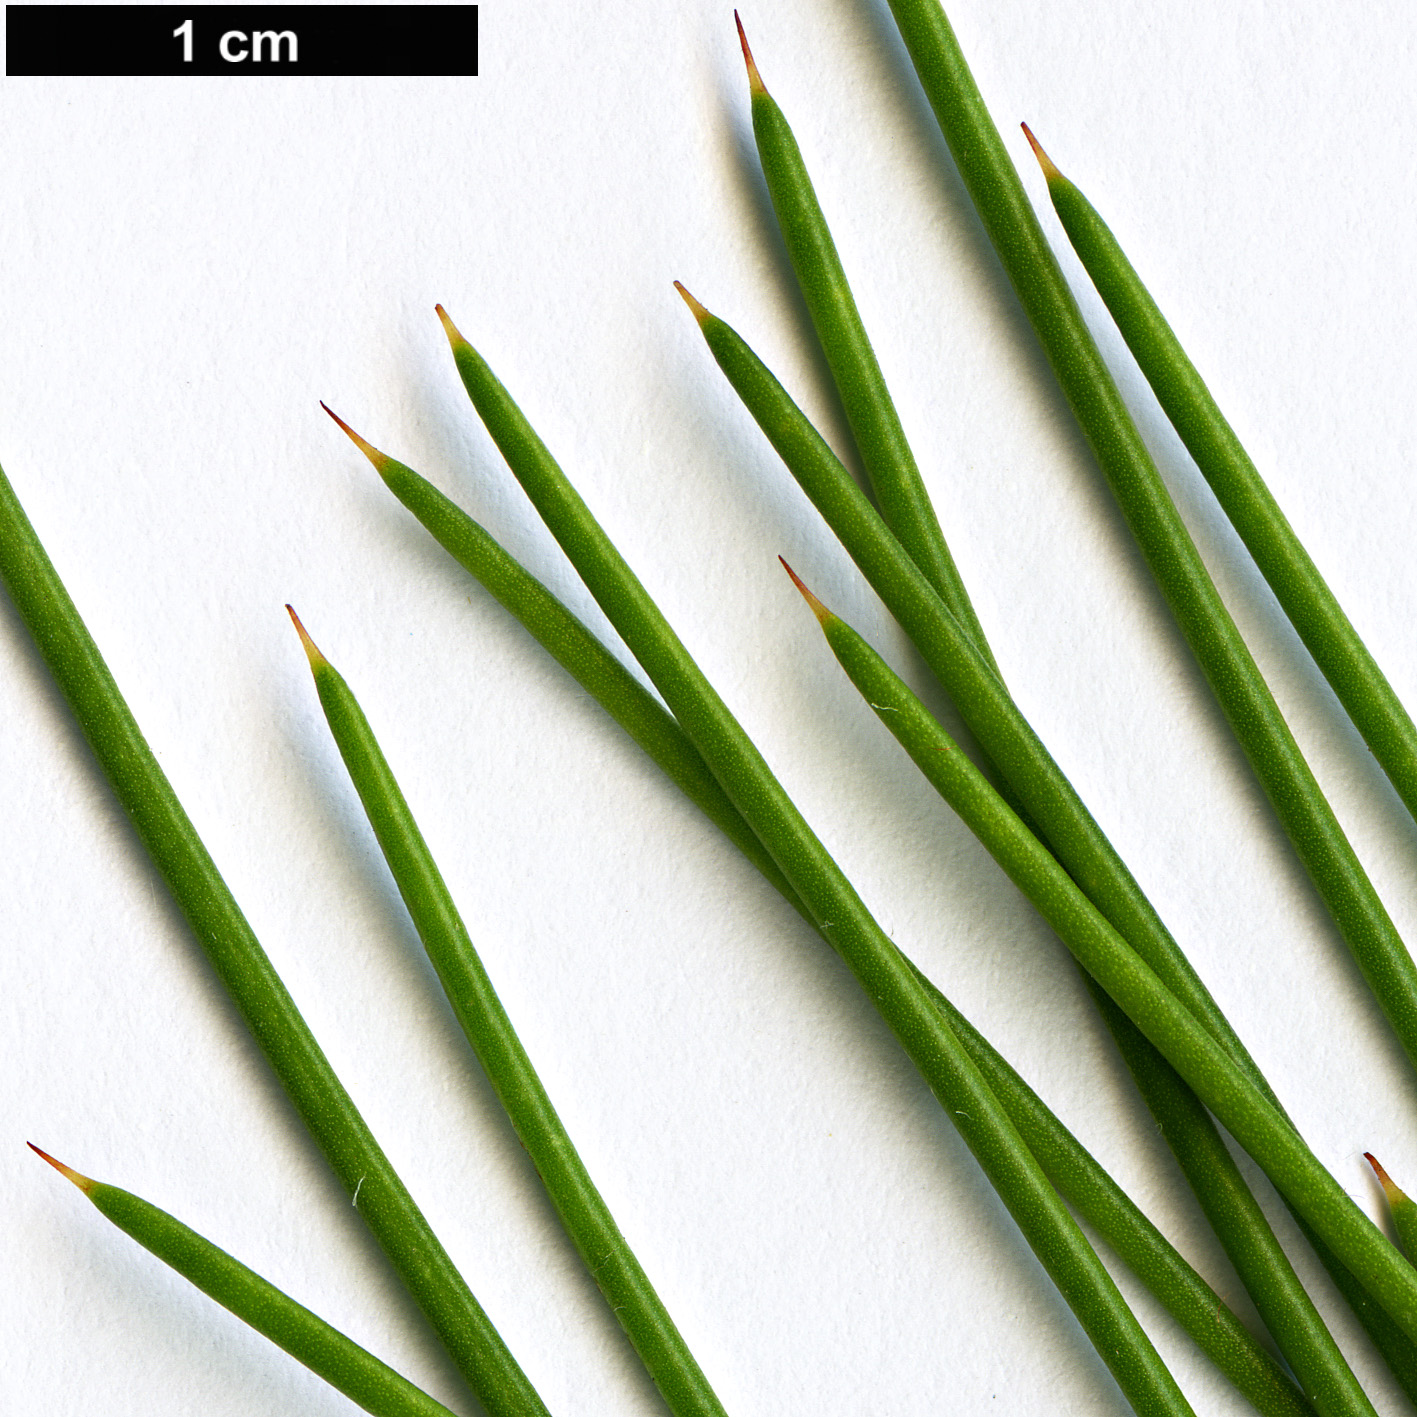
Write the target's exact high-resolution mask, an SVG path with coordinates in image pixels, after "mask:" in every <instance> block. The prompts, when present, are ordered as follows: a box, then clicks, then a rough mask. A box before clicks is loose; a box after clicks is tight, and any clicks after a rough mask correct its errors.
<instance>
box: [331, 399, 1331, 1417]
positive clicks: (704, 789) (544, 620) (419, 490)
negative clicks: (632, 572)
mask: <svg viewBox="0 0 1417 1417" xmlns="http://www.w3.org/2000/svg"><path fill="white" fill-rule="evenodd" d="M327 412H328V410H327ZM332 416H333V415H332ZM337 421H338V420H337ZM341 427H343V428H344V429H345V431H346V432H347V433H349V434H350V436H351V438H353V439H354V441H355V443H356V445H357V446H358V447H359V448H360V449H361V450H362V451H363V452H364V453H365V454H366V456H368V457H369V460H370V461H371V462H372V463H373V465H374V466H375V468H376V469H377V470H378V471H379V474H380V476H381V477H382V478H383V479H384V481H385V483H386V484H387V485H388V487H389V488H390V490H391V491H392V492H393V493H394V494H395V495H396V496H397V497H398V498H399V500H400V501H401V502H402V503H403V504H404V506H406V507H407V508H408V509H409V511H411V512H412V513H413V514H414V515H415V516H416V517H417V518H418V519H419V521H420V522H422V524H423V525H424V526H425V527H426V528H427V529H428V531H429V532H431V533H432V535H433V536H434V537H435V538H436V539H437V540H438V541H439V542H440V543H441V544H442V545H443V546H444V548H445V549H447V550H448V552H449V553H450V554H451V555H452V556H453V557H454V559H456V560H457V561H458V562H459V563H460V564H461V565H463V566H464V567H465V568H466V569H467V570H468V571H469V572H470V573H471V574H472V575H473V576H474V577H476V578H477V579H478V580H479V581H480V582H481V583H482V584H483V586H484V587H486V588H487V589H488V590H489V591H491V592H492V594H493V595H494V596H496V598H497V599H498V600H499V601H500V602H501V604H502V605H504V606H505V607H506V608H507V609H508V610H510V611H511V612H512V613H513V614H514V615H515V616H516V617H517V618H518V619H519V620H520V621H521V623H522V624H523V625H524V626H525V627H526V628H527V630H528V631H530V632H531V634H533V635H534V636H535V637H536V639H537V640H538V641H539V642H540V643H541V644H542V645H543V646H545V648H546V649H547V650H548V651H549V652H550V653H551V654H552V655H553V656H555V658H556V659H557V660H558V661H559V662H560V663H561V664H562V666H563V667H564V668H565V669H566V670H567V671H568V672H569V673H571V674H572V675H573V676H574V677H575V678H576V680H577V681H578V682H579V683H580V684H581V685H582V686H583V687H584V688H585V689H586V690H587V691H588V692H589V693H590V694H591V695H592V696H593V697H594V698H595V699H596V700H597V702H599V703H600V704H601V706H602V707H603V708H604V709H605V710H606V712H607V713H609V714H610V715H611V716H612V717H613V718H614V719H615V721H616V722H617V723H619V724H620V726H621V727H622V728H623V729H624V730H625V731H626V732H627V733H628V734H629V735H630V737H631V738H633V739H634V741H635V742H636V743H638V744H639V745H640V747H641V748H642V749H643V750H644V751H645V752H646V753H647V754H648V755H649V757H650V758H651V759H652V760H653V761H654V762H655V763H656V764H657V765H658V766H659V767H660V768H661V769H662V770H663V771H664V773H665V774H666V775H667V776H668V777H669V778H670V780H671V781H672V782H674V783H675V784H676V785H677V786H678V787H680V788H681V790H683V791H684V793H685V794H686V795H687V796H688V797H689V798H690V800H691V801H693V802H694V803H695V804H696V805H697V806H698V807H699V808H700V809H701V810H702V811H703V812H704V813H705V814H706V815H707V816H708V817H709V819H710V820H711V821H712V822H714V823H715V825H717V826H718V827H720V828H721V829H722V830H723V831H724V832H725V833H726V834H727V835H728V837H729V839H730V840H732V841H733V842H734V843H735V844H736V845H737V846H738V847H739V848H740V850H742V851H743V852H744V854H745V855H746V856H747V857H748V859H749V860H750V861H751V862H752V864H753V865H755V866H756V867H757V868H758V869H759V870H760V871H761V872H762V873H763V875H764V876H765V877H766V878H767V880H768V881H769V882H770V883H771V884H772V885H773V886H774V887H775V888H776V889H777V890H779V891H780V892H781V893H782V895H783V897H784V899H786V900H787V902H788V903H789V904H790V905H791V906H792V907H793V909H795V910H796V911H798V913H799V914H801V915H802V917H803V918H804V919H805V920H807V922H808V923H809V924H812V925H813V927H814V928H815V923H814V922H813V921H812V917H811V915H810V913H809V912H808V910H807V908H806V906H804V905H803V904H802V902H801V900H800V899H799V898H798V896H797V893H796V892H795V891H794V890H793V889H792V887H791V886H790V885H789V884H788V883H787V880H786V878H785V877H784V876H783V875H782V872H781V871H780V870H778V868H777V864H776V863H775V862H774V861H773V860H772V858H771V857H770V856H769V855H768V854H767V852H766V851H765V850H764V849H763V846H762V843H761V842H759V841H758V839H757V837H756V836H755V835H754V834H753V833H752V831H751V830H750V829H749V827H748V825H747V823H746V822H745V821H744V820H743V818H742V815H741V814H740V813H739V812H738V809H737V808H736V807H734V806H733V804H732V803H731V802H730V801H729V800H728V798H727V796H726V795H725V794H724V792H723V790H722V788H720V787H719V786H718V782H717V780H716V779H715V778H713V776H712V775H711V774H710V773H709V772H708V769H707V768H706V767H705V766H704V763H703V759H702V758H701V757H700V756H699V754H698V752H697V750H696V749H695V748H694V746H693V745H692V744H691V743H690V742H689V740H688V739H687V738H686V737H685V736H684V733H683V731H682V730H681V729H680V727H679V725H678V724H677V723H676V722H675V721H674V719H673V717H672V716H671V715H670V714H669V713H668V712H667V711H666V710H665V709H664V707H663V706H662V705H661V704H660V703H659V701H658V700H657V699H655V698H654V697H653V696H652V695H651V694H649V693H648V691H646V690H645V689H644V687H643V686H642V685H641V684H640V683H639V681H638V680H637V679H635V678H634V676H633V675H630V674H628V673H627V672H626V671H625V669H624V666H623V665H621V664H620V662H619V661H618V660H617V659H616V658H615V657H614V655H612V654H611V653H610V651H609V650H608V649H607V648H606V647H605V646H604V645H603V644H601V642H600V641H599V640H598V639H596V637H595V636H594V635H593V634H591V632H590V631H589V630H587V629H586V627H585V626H584V625H583V624H581V622H580V621H579V620H577V619H576V618H575V617H574V616H573V615H572V614H571V612H570V611H569V610H567V609H566V608H565V607H564V606H563V605H562V604H561V603H560V601H558V600H557V599H556V598H555V597H554V596H553V595H552V594H551V593H550V591H548V590H547V589H546V588H545V587H544V586H542V585H541V583H540V582H539V581H537V580H536V579H535V578H534V577H533V576H532V575H531V574H530V572H528V571H526V570H525V569H524V568H522V567H521V566H520V565H519V564H518V563H517V562H516V561H515V560H514V559H513V558H512V557H511V556H510V555H508V553H507V552H505V551H504V550H503V549H502V548H501V547H500V546H498V545H497V543H496V542H495V541H494V540H493V539H492V538H491V536H490V535H489V534H488V532H487V531H486V530H484V529H483V528H482V527H481V526H479V525H478V524H477V523H476V522H475V521H473V519H472V518H471V517H469V516H468V515H467V513H466V512H464V511H462V510H461V509H460V508H459V507H457V506H455V505H454V504H453V503H452V502H450V501H449V500H448V499H447V498H446V497H445V496H443V494H442V493H441V492H439V491H438V490H437V489H436V488H434V487H433V486H432V484H431V483H429V482H428V481H426V479H424V478H423V477H421V476H420V475H419V474H418V473H416V472H414V471H413V469H412V468H409V467H407V466H406V465H405V464H403V463H400V462H397V461H396V460H395V459H393V458H391V457H389V456H388V455H387V454H385V453H381V452H379V451H378V450H377V449H374V448H372V447H371V445H370V444H368V443H367V442H366V441H365V440H364V439H363V438H360V437H358V435H357V434H355V433H353V431H352V430H351V429H350V428H349V427H348V425H346V424H343V423H341ZM907 962H908V961H907ZM911 967H912V968H913V969H915V968H916V967H915V966H914V965H913V964H912V966H911ZM916 974H917V977H918V978H919V979H920V981H921V983H922V984H923V985H924V987H925V989H926V991H927V992H928V993H929V994H930V997H931V999H932V1000H933V1001H934V1003H935V1005H936V1007H937V1008H939V1009H940V1010H941V1012H942V1013H943V1014H944V1015H945V1018H946V1020H947V1022H948V1023H949V1025H950V1027H951V1028H952V1029H953V1030H954V1032H955V1034H956V1035H957V1036H958V1037H959V1039H960V1042H961V1043H962V1044H963V1045H964V1047H965V1048H966V1049H967V1051H968V1052H969V1055H970V1057H971V1058H972V1059H973V1060H974V1063H975V1066H976V1067H978V1069H979V1071H980V1072H981V1073H982V1074H983V1076H984V1078H985V1080H986V1081H987V1082H988V1084H989V1086H990V1088H991V1090H992V1091H993V1092H994V1094H995V1095H996V1096H997V1097H998V1099H999V1101H1000V1103H1001V1104H1002V1105H1003V1107H1004V1108H1005V1110H1006V1111H1007V1112H1008V1114H1009V1117H1010V1119H1011V1120H1012V1121H1013V1123H1014V1125H1015V1126H1016V1127H1017V1128H1018V1129H1019V1132H1020V1133H1021V1134H1022V1136H1023V1138H1024V1140H1025V1142H1026V1143H1027V1144H1028V1147H1029V1149H1030V1150H1031V1151H1032V1152H1033V1154H1034V1155H1035V1157H1037V1159H1038V1162H1039V1164H1040V1165H1041V1166H1042V1167H1043V1170H1044V1173H1045V1174H1046V1175H1047V1177H1048V1179H1049V1180H1050V1181H1052V1183H1053V1184H1054V1185H1055V1186H1056V1187H1057V1189H1058V1191H1059V1193H1060V1194H1061V1195H1062V1196H1063V1197H1064V1199H1065V1200H1067V1201H1068V1202H1069V1203H1070V1204H1071V1205H1072V1206H1073V1207H1074V1208H1075V1209H1076V1210H1077V1211H1078V1212H1079V1214H1081V1215H1082V1217H1083V1218H1084V1219H1085V1220H1086V1221H1087V1222H1088V1223H1089V1224H1090V1225H1091V1226H1092V1227H1093V1228H1094V1229H1095V1230H1096V1231H1097V1233H1098V1234H1099V1235H1101V1236H1102V1238H1103V1239H1104V1240H1106V1242H1107V1243H1108V1244H1109V1245H1110V1246H1111V1247H1112V1248H1113V1250H1115V1251H1116V1253H1117V1254H1118V1255H1119V1256H1120V1257H1121V1258H1122V1260H1123V1261H1124V1262H1125V1263H1126V1264H1127V1265H1128V1266H1129V1267H1130V1268H1131V1269H1132V1270H1133V1272H1134V1273H1135V1274H1136V1275H1137V1276H1138V1278H1140V1279H1141V1281H1142V1282H1143V1283H1144V1284H1145V1285H1146V1286H1147V1288H1149V1289H1150V1290H1151V1291H1152V1293H1153V1294H1154V1295H1155V1296H1156V1297H1157V1298H1158V1299H1159V1300H1160V1302H1161V1303H1162V1304H1163V1305H1164V1306H1165V1307H1166V1308H1167V1310H1168V1311H1169V1312H1170V1313H1171V1314H1172V1316H1173V1317H1174V1318H1175V1319H1176V1320H1177V1322H1178V1323H1180V1324H1181V1326H1182V1327H1183V1328H1184V1329H1185V1330H1186V1331H1187V1332H1188V1333H1190V1335H1191V1336H1192V1338H1194V1339H1195V1341H1196V1343H1197V1344H1198V1345H1199V1346H1200V1347H1201V1348H1202V1349H1203V1350H1204V1351H1205V1352H1206V1353H1207V1354H1209V1356H1210V1357H1211V1359H1212V1361H1213V1362H1214V1363H1215V1364H1216V1365H1217V1366H1218V1367H1219V1368H1220V1369H1221V1371H1223V1372H1224V1373H1225V1374H1226V1375H1227V1376H1228V1377H1229V1378H1230V1380H1231V1381H1232V1382H1233V1383H1234V1384H1235V1385H1236V1387H1237V1388H1238V1389H1239V1390H1240V1391H1241V1392H1242V1393H1244V1395H1245V1396H1246V1397H1247V1398H1248V1399H1249V1400H1250V1402H1252V1403H1253V1404H1254V1406H1255V1407H1256V1408H1257V1409H1258V1410H1259V1411H1260V1412H1263V1413H1266V1414H1275V1417H1278V1415H1279V1414H1286V1417H1294V1415H1295V1414H1298V1413H1302V1412H1308V1411H1311V1410H1312V1409H1311V1408H1310V1407H1309V1404H1308V1403H1307V1402H1305V1401H1304V1399H1303V1398H1302V1397H1301V1395H1300V1394H1299V1392H1298V1390H1297V1389H1296V1388H1295V1387H1294V1386H1293V1384H1292V1383H1291V1382H1290V1381H1289V1379H1288V1377H1287V1376H1286V1375H1285V1374H1284V1373H1283V1372H1282V1371H1281V1370H1280V1368H1279V1366H1278V1365H1277V1364H1276V1363H1275V1361H1274V1359H1273V1358H1272V1357H1271V1356H1270V1354H1269V1353H1268V1351H1267V1350H1266V1349H1265V1348H1263V1347H1262V1346H1261V1345H1260V1344H1259V1343H1257V1342H1256V1341H1255V1340H1254V1338H1253V1337H1251V1335H1250V1333H1249V1331H1248V1330H1247V1329H1246V1328H1245V1327H1244V1325H1243V1324H1241V1323H1240V1322H1239V1320H1238V1319H1236V1318H1235V1316H1234V1314H1233V1313H1232V1312H1231V1311H1230V1309H1229V1308H1228V1307H1227V1306H1226V1305H1225V1304H1224V1303H1223V1301H1222V1300H1221V1299H1220V1297H1219V1296H1218V1295H1217V1294H1216V1293H1215V1292H1214V1290H1212V1289H1211V1288H1210V1286H1209V1285H1208V1284H1206V1282H1205V1281H1204V1280H1203V1279H1202V1278H1201V1277H1200V1276H1199V1275H1198V1274H1197V1273H1196V1272H1195V1270H1194V1269H1193V1268H1192V1267H1191V1266H1190V1265H1189V1264H1188V1263H1187V1262H1186V1261H1185V1259H1183V1258H1182V1256H1181V1255H1180V1254H1179V1253H1178V1252H1177V1251H1176V1249H1175V1248H1174V1247H1173V1246H1172V1245H1171V1244H1170V1243H1169V1242H1168V1241H1167V1240H1166V1239H1165V1237H1164V1236H1162V1235H1161V1233H1160V1232H1159V1231H1158V1230H1157V1229H1156V1227H1155V1226H1154V1225H1152V1224H1151V1222H1150V1221H1149V1220H1148V1219H1147V1218H1146V1216H1145V1215H1144V1214H1142V1212H1141V1211H1140V1210H1139V1209H1138V1208H1137V1206H1136V1205H1134V1204H1133V1202H1132V1201H1131V1200H1130V1199H1129V1198H1128V1197H1127V1196H1126V1194H1125V1193H1124V1192H1123V1191H1122V1189H1121V1188H1120V1187H1119V1186H1118V1185H1117V1183H1116V1182H1115V1181H1114V1180H1113V1179H1112V1177H1111V1176H1110V1175H1108V1173H1107V1172H1106V1170H1105V1169H1104V1168H1103V1167H1102V1166H1100V1165H1099V1164H1098V1163H1097V1161H1096V1160H1094V1159H1093V1157H1092V1156H1091V1155H1090V1154H1089V1153H1088V1152H1087V1150H1086V1149H1085V1148H1084V1147H1083V1146H1082V1144H1081V1143H1080V1142H1078V1140H1077V1138H1076V1137H1074V1136H1073V1135H1072V1133H1071V1132H1069V1131H1068V1130H1067V1128H1066V1127H1064V1126H1063V1124H1062V1123H1061V1122H1060V1121H1059V1120H1058V1119H1057V1117H1055V1116H1054V1115H1053V1113H1052V1112H1051V1111H1050V1110H1049V1109H1048V1107H1047V1105H1046V1104H1045V1103H1044V1102H1043V1101H1042V1099H1041V1098H1039V1097H1038V1095H1037V1094H1036V1093H1035V1092H1033V1090H1032V1089H1031V1088H1030V1087H1029V1086H1028V1084H1027V1083H1025V1082H1024V1081H1023V1079H1022V1078H1021V1077H1019V1075H1018V1074H1017V1073H1016V1072H1015V1071H1014V1070H1013V1069H1012V1068H1011V1067H1010V1066H1009V1064H1008V1063H1007V1062H1006V1061H1005V1060H1004V1059H1003V1058H1002V1057H1001V1056H1000V1055H999V1053H998V1052H997V1051H996V1050H995V1049H994V1048H993V1046H992V1045H991V1044H990V1043H989V1042H988V1040H987V1039H985V1038H984V1036H983V1035H982V1034H981V1033H979V1032H978V1030H977V1029H975V1028H974V1027H973V1025H972V1024H970V1023H969V1021H968V1020H967V1019H966V1018H965V1017H964V1016H963V1015H962V1014H961V1013H960V1012H959V1011H958V1010H957V1009H956V1008H955V1007H954V1005H953V1004H951V1003H950V1001H949V1000H948V999H947V998H945V996H944V995H943V994H941V993H940V992H939V990H938V989H936V988H935V986H934V985H933V984H932V983H931V982H930V980H928V979H927V978H926V977H925V976H924V975H923V974H922V973H920V971H919V970H918V969H916ZM1103 998H1104V1003H1105V1006H1106V1007H1107V1008H1109V1009H1111V1010H1112V1012H1113V1013H1115V1014H1116V1015H1117V1016H1118V1017H1119V1018H1120V1019H1121V1021H1122V1023H1123V1024H1124V1025H1125V1026H1126V1027H1127V1028H1131V1027H1132V1025H1131V1024H1130V1022H1129V1021H1128V1020H1126V1018H1125V1015H1122V1014H1121V1013H1120V1010H1117V1008H1116V1006H1115V1005H1114V1004H1112V1003H1111V1001H1110V1000H1107V999H1106V998H1105V996H1103ZM1133 1031H1134V1030H1133ZM1148 1046H1149V1045H1148Z"/></svg>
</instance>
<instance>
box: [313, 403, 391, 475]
mask: <svg viewBox="0 0 1417 1417" xmlns="http://www.w3.org/2000/svg"><path fill="white" fill-rule="evenodd" d="M320 407H321V408H323V409H324V410H325V412H326V413H328V414H329V415H330V417H331V418H333V419H334V421H335V422H336V423H338V424H339V426H340V427H341V428H343V429H344V431H345V435H346V436H347V437H348V438H349V441H350V442H351V443H353V444H354V446H355V447H356V448H358V449H359V451H360V452H361V453H363V454H364V456H365V457H366V458H368V459H369V461H370V462H371V463H373V464H374V466H375V468H376V469H378V471H380V472H383V470H384V469H385V468H386V467H387V466H388V465H389V464H390V463H391V462H392V461H393V459H392V458H391V457H390V456H389V455H388V454H387V453H381V452H380V451H379V450H378V448H376V447H375V446H374V445H373V443H369V442H366V441H365V440H364V439H363V438H361V437H360V436H359V434H358V433H356V432H355V431H354V429H353V428H351V427H350V426H349V424H348V423H346V422H345V421H344V419H342V418H341V417H340V416H339V414H337V413H336V412H335V411H334V409H332V408H331V407H330V406H329V404H327V403H326V402H325V401H324V399H321V400H320Z"/></svg>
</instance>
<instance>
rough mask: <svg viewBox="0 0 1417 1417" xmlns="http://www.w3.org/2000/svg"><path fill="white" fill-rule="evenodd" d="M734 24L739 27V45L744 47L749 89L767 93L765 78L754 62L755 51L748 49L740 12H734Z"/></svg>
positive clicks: (756, 92)
mask: <svg viewBox="0 0 1417 1417" xmlns="http://www.w3.org/2000/svg"><path fill="white" fill-rule="evenodd" d="M733 23H734V24H735V25H737V26H738V43H739V44H741V45H742V46H743V62H744V63H745V64H746V65H747V66H748V87H749V88H750V89H751V90H752V91H753V92H754V93H755V94H758V93H761V94H765V93H767V86H766V85H765V84H764V83H763V76H762V75H761V74H760V73H758V66H757V65H756V64H755V63H754V62H753V51H752V50H751V49H749V48H748V36H747V35H746V34H745V33H744V31H743V21H742V20H740V19H739V18H738V11H737V10H735V11H734V12H733Z"/></svg>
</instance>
